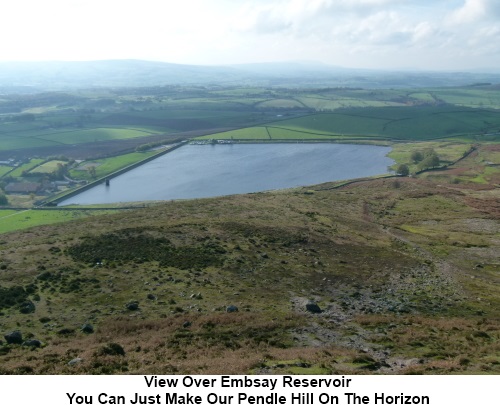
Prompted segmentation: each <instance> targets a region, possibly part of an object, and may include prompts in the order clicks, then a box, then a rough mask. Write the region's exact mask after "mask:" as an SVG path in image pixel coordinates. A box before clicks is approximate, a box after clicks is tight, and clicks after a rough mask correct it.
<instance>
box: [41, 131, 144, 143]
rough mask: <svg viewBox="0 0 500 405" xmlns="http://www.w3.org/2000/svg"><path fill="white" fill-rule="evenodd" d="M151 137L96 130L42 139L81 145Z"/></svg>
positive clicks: (66, 133) (60, 134) (140, 132)
mask: <svg viewBox="0 0 500 405" xmlns="http://www.w3.org/2000/svg"><path fill="white" fill-rule="evenodd" d="M148 135H151V133H149V132H146V131H142V130H141V131H139V130H136V129H122V128H94V129H83V130H79V131H69V132H60V133H56V134H50V135H43V136H40V139H44V140H47V141H51V142H56V143H62V144H80V143H90V142H100V141H109V140H120V139H130V138H138V137H143V136H148Z"/></svg>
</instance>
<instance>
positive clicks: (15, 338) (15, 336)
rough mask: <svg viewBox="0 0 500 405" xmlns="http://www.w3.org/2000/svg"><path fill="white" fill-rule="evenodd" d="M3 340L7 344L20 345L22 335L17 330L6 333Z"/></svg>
mask: <svg viewBox="0 0 500 405" xmlns="http://www.w3.org/2000/svg"><path fill="white" fill-rule="evenodd" d="M4 338H5V340H6V341H7V343H9V344H13V345H20V344H21V343H23V335H22V333H21V332H19V331H18V330H15V331H14V332H10V333H7V334H6V335H4Z"/></svg>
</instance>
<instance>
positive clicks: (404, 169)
mask: <svg viewBox="0 0 500 405" xmlns="http://www.w3.org/2000/svg"><path fill="white" fill-rule="evenodd" d="M396 174H399V175H400V176H408V175H409V174H410V168H409V167H408V165H406V164H404V163H402V164H400V165H399V166H398V167H397V168H396Z"/></svg>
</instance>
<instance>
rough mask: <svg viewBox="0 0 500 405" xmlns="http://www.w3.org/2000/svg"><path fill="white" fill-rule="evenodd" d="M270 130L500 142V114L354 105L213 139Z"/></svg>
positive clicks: (305, 135) (273, 133)
mask: <svg viewBox="0 0 500 405" xmlns="http://www.w3.org/2000/svg"><path fill="white" fill-rule="evenodd" d="M264 129H266V131H264ZM265 132H268V138H269V139H281V140H284V139H292V140H293V139H312V138H322V137H328V138H326V139H331V140H348V139H350V138H353V137H354V138H356V139H359V138H365V139H367V140H369V139H373V140H375V139H379V140H380V139H381V140H391V141H431V140H440V139H454V140H461V141H467V142H471V141H475V140H482V139H483V138H485V137H487V139H488V140H489V141H499V140H500V113H499V112H497V111H495V110H485V109H472V108H459V107H453V106H440V107H406V108H403V107H379V108H374V107H367V108H350V109H342V110H338V111H337V112H331V113H319V114H311V115H307V116H301V117H296V118H290V119H285V120H280V121H276V122H272V123H269V124H267V125H266V126H265V127H262V126H259V127H253V128H245V129H244V130H237V131H231V132H230V133H228V132H225V133H221V134H217V135H210V137H211V138H214V139H235V140H237V139H253V137H249V136H248V135H249V134H259V136H258V137H259V138H262V139H265ZM255 136H256V135H254V137H255ZM205 138H207V137H205Z"/></svg>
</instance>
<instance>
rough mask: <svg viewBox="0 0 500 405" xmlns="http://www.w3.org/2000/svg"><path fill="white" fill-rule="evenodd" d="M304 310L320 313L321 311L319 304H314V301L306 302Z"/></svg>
mask: <svg viewBox="0 0 500 405" xmlns="http://www.w3.org/2000/svg"><path fill="white" fill-rule="evenodd" d="M306 311H307V312H311V313H313V314H320V313H321V312H322V311H321V308H320V307H319V305H318V304H316V303H315V302H314V301H309V302H308V303H307V304H306Z"/></svg>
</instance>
